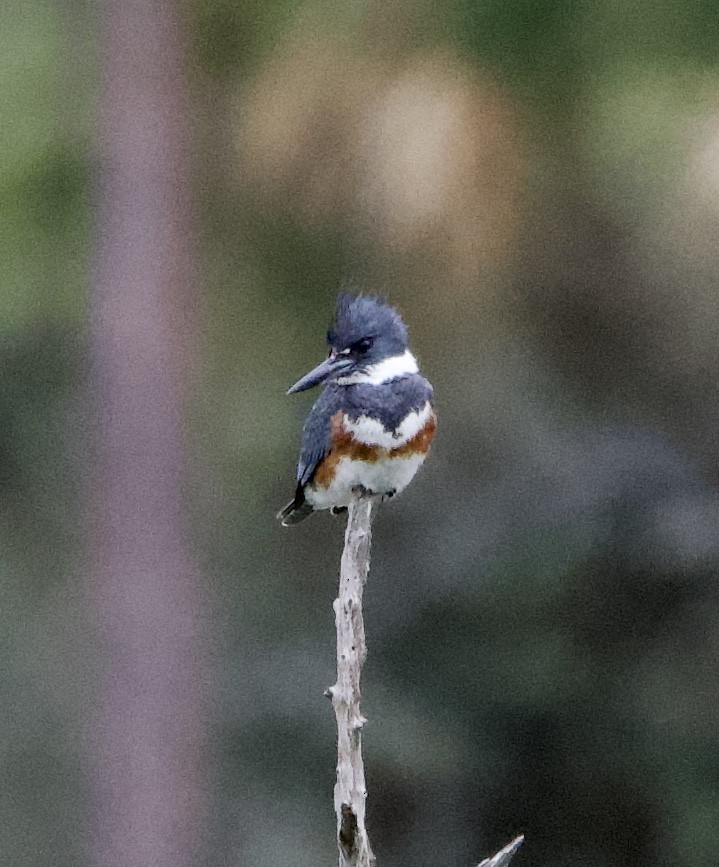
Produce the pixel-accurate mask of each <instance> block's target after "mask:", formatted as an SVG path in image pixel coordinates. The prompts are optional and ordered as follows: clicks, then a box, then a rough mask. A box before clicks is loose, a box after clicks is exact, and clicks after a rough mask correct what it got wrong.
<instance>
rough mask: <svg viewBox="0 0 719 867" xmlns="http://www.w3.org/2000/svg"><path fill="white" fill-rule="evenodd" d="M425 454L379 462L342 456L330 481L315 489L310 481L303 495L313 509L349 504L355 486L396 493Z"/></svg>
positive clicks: (415, 470)
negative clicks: (324, 485)
mask: <svg viewBox="0 0 719 867" xmlns="http://www.w3.org/2000/svg"><path fill="white" fill-rule="evenodd" d="M425 457H426V455H425V454H417V453H415V454H410V455H407V456H406V457H400V458H384V459H380V460H378V461H356V460H352V459H351V458H348V457H343V458H341V459H340V461H339V463H338V464H337V468H336V471H335V476H334V478H333V480H332V482H331V484H330V485H328V487H326V488H322V487H318V488H315V487H314V485H311V484H310V485H308V486H307V487H306V488H305V497H306V498H307V501H308V502H309V504H310V505H311V506H313V507H314V508H315V509H330V508H331V507H332V506H348V505H349V504H350V502H351V501H352V499H353V496H354V495H353V494H352V489H353V488H356V487H357V486H358V485H361V486H362V487H364V488H366V489H367V490H368V491H373V492H374V493H375V494H387V493H389V492H390V491H394V492H395V493H396V494H399V492H400V491H403V490H404V489H405V488H406V487H407V485H408V484H409V483H410V482H411V481H412V478H413V476H414V474H415V473H416V472H417V470H418V469H419V468H420V467H421V466H422V464H423V462H424V459H425Z"/></svg>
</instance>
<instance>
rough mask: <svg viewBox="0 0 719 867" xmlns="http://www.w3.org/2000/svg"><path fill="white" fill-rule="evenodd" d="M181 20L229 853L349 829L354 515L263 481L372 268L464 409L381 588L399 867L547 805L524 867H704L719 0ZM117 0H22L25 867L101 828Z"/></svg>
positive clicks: (12, 452)
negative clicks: (97, 314)
mask: <svg viewBox="0 0 719 867" xmlns="http://www.w3.org/2000/svg"><path fill="white" fill-rule="evenodd" d="M183 12H184V44H185V49H186V50H185V54H184V55H183V56H181V57H179V58H178V62H179V63H181V64H182V65H183V66H184V70H185V80H186V82H187V94H188V117H187V118H186V120H187V122H188V125H189V126H190V127H191V138H190V140H189V142H186V143H185V146H186V151H187V165H188V166H189V169H190V187H191V192H190V193H188V201H187V202H186V204H187V206H188V207H189V208H190V210H191V225H192V233H193V238H192V251H191V252H190V253H188V252H187V251H184V253H183V255H187V256H188V258H191V259H192V260H193V261H192V269H193V273H194V274H196V275H197V276H196V280H195V283H194V291H193V292H191V293H190V297H186V298H185V299H184V300H183V301H182V304H183V305H185V306H188V307H189V308H191V311H192V316H191V320H192V322H193V327H194V330H195V332H196V333H194V334H193V335H192V336H191V337H190V338H188V339H187V342H186V344H185V343H183V344H182V345H181V346H179V347H175V349H176V350H177V351H178V352H179V354H180V355H182V354H183V353H186V354H187V356H188V359H190V357H191V359H192V365H190V364H189V361H188V373H187V377H188V379H187V381H186V382H185V383H184V389H185V393H186V394H187V395H188V397H187V400H186V423H185V433H186V436H185V443H184V449H185V466H186V470H185V477H184V480H183V482H182V491H183V492H184V505H185V511H186V517H187V527H188V529H187V532H186V538H185V539H184V540H183V544H184V545H185V546H186V547H187V549H188V550H190V551H191V552H192V558H193V561H194V562H195V563H196V564H197V577H196V581H197V582H198V584H199V587H198V588H197V594H198V598H201V599H202V600H204V602H203V604H205V603H206V605H205V607H204V608H203V611H202V630H201V631H200V632H199V633H198V635H199V637H198V638H197V639H196V640H197V642H198V644H197V647H198V651H199V653H200V655H201V657H202V659H203V665H204V666H205V667H206V670H207V675H206V677H207V685H206V689H207V705H206V711H205V716H204V718H203V721H202V725H203V727H204V732H205V734H204V738H205V741H206V744H207V748H206V750H205V752H204V753H203V754H202V763H203V764H202V767H201V769H200V770H195V771H194V772H193V773H196V774H198V775H199V776H198V778H199V777H201V778H202V783H201V787H202V792H203V795H202V798H201V799H200V798H199V796H198V801H200V800H201V801H202V806H197V811H198V815H197V822H196V826H197V828H198V829H200V830H199V831H197V835H198V836H199V840H198V841H196V846H197V849H198V851H201V852H202V853H203V854H202V855H201V856H199V858H200V862H199V863H202V864H206V865H208V867H210V865H212V867H214V865H231V864H232V865H234V864H246V865H258V867H262V865H268V867H269V865H273V867H274V865H277V864H285V863H287V864H290V863H291V864H293V865H296V867H303V865H307V867H317V865H319V864H328V863H332V861H333V859H334V858H335V857H336V856H335V843H334V814H333V809H332V785H333V782H334V758H335V757H334V721H333V718H332V713H331V710H330V708H329V706H328V705H327V703H326V701H325V700H324V699H323V698H322V692H323V690H324V689H325V688H326V686H327V685H328V684H329V683H331V682H332V680H333V668H334V626H333V619H332V610H331V601H332V599H333V598H334V593H335V581H336V571H337V567H338V563H339V554H340V549H341V537H342V522H341V521H337V520H333V519H332V518H330V517H329V516H327V515H320V516H316V517H314V518H313V519H312V520H311V521H309V522H308V523H307V524H304V525H302V527H300V528H297V529H294V530H285V529H282V528H280V527H279V525H278V524H277V523H276V522H275V519H274V515H275V512H276V511H277V509H278V508H279V507H280V506H281V505H283V504H284V502H285V501H286V500H287V499H288V498H289V496H290V495H291V492H292V487H293V485H292V479H293V472H294V463H295V460H296V451H297V447H298V444H299V435H300V429H301V425H302V420H303V417H304V414H305V412H306V411H307V409H308V406H309V401H310V397H309V396H298V397H294V398H285V397H284V391H285V389H286V388H287V386H289V385H290V384H291V383H292V382H294V381H295V380H296V379H297V378H298V377H299V376H300V375H301V374H302V373H304V372H305V371H306V370H307V369H309V367H310V366H312V365H313V364H314V363H316V362H317V361H319V360H320V359H321V357H322V356H323V354H324V352H325V345H324V332H325V328H326V326H327V324H328V321H329V319H330V316H331V312H332V309H333V305H334V298H335V295H336V293H337V290H338V287H339V286H340V284H341V283H342V281H347V280H350V281H353V282H354V284H355V285H357V287H358V288H362V289H364V290H366V291H370V292H379V293H381V294H385V295H387V296H388V297H389V298H390V299H391V300H392V302H393V303H396V304H397V306H398V307H399V308H400V309H401V311H402V312H403V314H404V316H405V318H406V320H407V322H408V324H409V326H410V333H411V337H412V346H413V349H414V351H415V353H416V354H417V355H418V356H419V358H420V361H421V363H422V367H423V371H424V372H425V373H426V375H427V376H428V377H429V378H430V379H431V381H432V382H433V384H434V386H435V390H436V405H437V410H438V415H439V429H438V436H437V438H436V440H435V446H434V449H433V452H432V455H431V457H430V459H429V461H428V462H427V465H426V467H425V468H424V469H423V471H422V472H421V474H420V475H419V476H418V477H417V479H416V480H415V482H414V483H413V484H412V486H411V487H410V488H409V489H408V490H407V492H406V493H405V494H403V496H402V497H401V499H400V500H399V501H398V502H396V503H392V504H390V505H389V506H388V507H387V508H385V509H383V510H382V512H381V514H380V516H379V519H378V521H377V523H376V531H375V539H374V551H373V565H372V573H371V576H370V582H369V585H368V589H367V592H366V596H365V600H366V620H367V630H368V646H369V659H368V663H367V666H366V669H365V673H364V681H363V687H364V700H363V701H364V705H363V706H364V711H365V713H366V715H367V716H368V718H369V724H368V726H367V727H366V729H365V758H366V764H367V778H368V786H369V814H368V827H369V831H370V836H371V839H372V844H373V848H374V850H375V852H376V854H377V857H378V863H379V864H380V865H388V867H389V865H400V864H413V865H418V867H420V865H422V867H423V865H426V867H429V865H435V864H438V863H442V864H457V865H460V864H467V865H469V864H472V863H476V862H477V861H478V860H479V859H480V858H481V857H483V856H484V855H486V854H488V853H489V852H490V851H494V850H496V849H497V848H498V847H499V846H501V845H503V844H504V843H506V842H507V841H508V840H509V839H510V837H511V836H513V835H514V834H515V833H520V832H523V833H525V834H526V835H527V841H528V842H527V844H526V847H525V850H524V851H523V852H522V854H521V855H519V856H517V858H518V860H517V861H516V863H517V864H519V863H520V860H521V863H525V862H526V863H527V864H531V865H533V867H542V865H546V867H549V865H552V867H556V865H562V867H565V865H566V867H625V865H626V867H630V865H631V867H660V865H669V864H676V863H682V864H685V863H686V864H689V863H691V864H692V865H694V867H713V865H714V864H715V863H716V852H717V849H718V848H719V823H718V822H717V817H718V816H719V720H718V715H719V711H718V710H717V708H718V707H719V694H718V693H719V686H718V684H719V681H718V680H717V674H716V673H717V664H718V663H719V658H718V657H719V606H718V605H717V602H718V601H719V598H718V597H719V593H718V590H717V584H716V580H717V577H718V573H719V533H718V532H717V531H718V530H719V492H718V485H719V473H718V471H717V458H718V452H719V438H718V437H717V425H718V422H719V394H718V390H717V382H718V381H719V353H718V352H717V328H718V326H719V303H718V301H717V276H718V274H719V252H718V250H719V245H718V244H717V236H718V231H717V230H718V229H719V109H718V106H719V64H718V62H717V54H716V44H715V43H716V37H715V34H716V32H717V26H718V25H719V20H717V19H718V18H719V13H718V11H717V7H716V4H715V3H714V2H713V0H712V2H707V0H692V2H688V3H684V4H682V5H679V4H676V3H673V2H659V3H652V4H649V3H635V4H631V5H629V6H625V7H622V6H621V5H617V4H614V3H610V2H596V3H594V4H575V3H568V2H560V0H555V2H530V0H524V2H495V0H488V2H485V3H476V2H468V0H450V2H446V3H444V4H436V3H428V2H421V0H415V2H409V0H408V2H390V3H378V2H375V3H372V2H368V3H360V4H332V3H327V2H317V3H305V4H302V3H292V2H268V3H259V2H254V0H236V2H227V0H204V2H202V3H199V2H195V3H188V4H186V5H185V6H184V9H183ZM102 14H103V13H102V9H99V8H98V7H95V6H92V5H89V4H85V3H83V2H65V3H52V2H40V3H39V4H35V6H34V7H33V9H32V10H30V9H21V8H17V9H13V8H7V9H3V11H2V12H0V57H2V60H1V61H0V69H1V70H2V75H3V84H2V86H1V87H0V100H2V116H3V118H4V119H5V121H4V124H3V126H4V129H3V146H2V148H0V183H2V185H3V195H2V196H0V227H1V229H2V237H3V239H4V244H3V255H2V256H1V257H0V328H1V329H2V337H3V339H2V341H0V359H1V361H2V363H0V457H1V460H0V495H1V497H2V499H1V500H0V504H1V507H2V508H1V510H0V580H1V581H2V591H1V594H0V600H1V602H2V604H1V605H0V641H2V665H1V666H0V780H1V782H0V861H2V863H7V864H12V865H18V867H26V865H27V867H30V865H38V867H40V865H42V867H45V865H47V867H61V865H67V867H70V865H73V867H76V865H81V864H86V863H88V864H89V863H91V857H93V856H91V852H92V851H93V846H92V843H91V840H92V839H93V837H94V832H93V830H92V825H93V816H94V815H95V811H96V804H95V803H94V799H95V797H96V794H95V791H96V790H95V788H94V786H93V784H92V779H93V777H94V776H95V775H96V774H97V761H96V758H93V750H95V749H96V747H95V743H96V740H97V738H98V737H102V735H103V732H100V733H98V731H97V730H94V731H93V727H96V726H97V725H103V723H102V722H98V717H97V714H96V708H97V702H98V694H102V693H103V691H104V690H105V689H106V688H109V687H107V671H108V667H109V666H108V655H109V654H111V649H108V647H107V646H106V645H105V644H103V641H102V640H101V637H98V633H101V632H102V628H101V627H100V626H99V625H98V614H97V612H96V611H95V607H94V606H95V601H94V595H93V589H92V588H93V581H94V578H93V569H94V566H93V562H92V556H91V554H90V553H89V552H92V551H93V550H94V549H95V547H96V546H97V544H98V539H94V538H93V532H95V531H94V530H93V527H94V524H93V521H92V520H88V513H89V512H91V511H92V504H93V502H94V497H95V496H96V495H97V488H98V485H101V484H103V482H102V478H101V476H100V475H98V474H97V471H96V467H95V465H94V464H93V460H94V457H93V441H94V439H93V438H94V436H95V434H96V433H97V430H96V428H97V421H96V402H97V395H96V394H95V393H94V391H95V389H94V385H95V380H94V379H93V377H92V375H91V373H90V371H91V362H90V359H91V355H92V353H91V350H90V340H89V324H88V323H89V317H88V309H89V295H90V289H89V287H90V285H91V282H92V281H91V275H92V274H93V273H94V269H95V267H96V257H97V255H98V253H97V251H98V249H99V248H100V247H101V242H102V238H101V237H100V236H101V234H102V233H101V229H100V227H101V220H100V217H99V216H98V208H97V201H98V196H99V193H98V190H99V189H100V187H101V183H102V176H103V163H102V158H101V155H100V153H99V148H98V119H97V118H98V111H99V109H98V106H99V104H100V103H101V102H102V99H103V96H102V89H101V79H102V76H101V72H100V70H101V66H102V61H101V45H102V40H101V39H100V35H99V34H100V32H101V30H102ZM148 123H151V120H148ZM193 279H195V278H193ZM170 312H171V313H172V311H170ZM174 312H175V313H176V314H178V315H179V314H183V315H184V313H185V312H186V311H185V310H184V309H183V310H182V311H178V310H176V311H174ZM133 339H134V332H133V331H132V329H130V331H129V332H128V333H127V334H126V340H128V341H129V342H130V344H129V345H130V346H132V345H133V344H132V341H133ZM180 368H182V363H180ZM189 368H192V370H193V373H192V374H191V375H190V373H189ZM139 375H141V372H140V374H139ZM161 398H162V395H160V394H158V401H161ZM100 541H102V540H100ZM135 592H138V593H140V594H141V592H142V588H141V586H140V587H139V588H136V590H135ZM168 596H169V597H170V598H168V605H169V606H170V608H172V604H173V603H172V599H171V594H168ZM105 614H106V615H107V616H110V617H111V616H112V606H110V611H109V615H108V612H107V611H105ZM168 617H169V613H168ZM147 646H148V653H152V642H151V641H148V645H147ZM103 684H104V686H103ZM110 687H111V684H110ZM191 688H192V687H191V685H188V689H191ZM104 724H105V725H106V724H107V721H105V723H104ZM140 731H141V730H140ZM141 733H142V732H141ZM161 734H162V733H161V732H160V735H161ZM157 735H158V732H157V731H154V732H153V736H157ZM173 794H176V793H173ZM169 801H170V802H172V798H171V797H170V798H169ZM193 809H194V808H193ZM94 857H95V858H96V860H95V861H94V862H93V863H103V861H102V858H101V857H98V856H97V855H95V856H94ZM106 863H111V862H110V861H109V860H108V861H107V862H106Z"/></svg>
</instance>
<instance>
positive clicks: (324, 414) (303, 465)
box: [297, 385, 342, 485]
mask: <svg viewBox="0 0 719 867" xmlns="http://www.w3.org/2000/svg"><path fill="white" fill-rule="evenodd" d="M340 409H342V394H341V392H340V386H334V387H333V386H332V385H329V386H327V387H326V388H325V390H324V391H323V392H322V394H321V395H320V396H319V397H318V398H317V400H316V401H315V403H314V405H313V406H312V409H311V410H310V413H309V415H308V416H307V420H306V421H305V426H304V427H303V428H302V445H301V447H300V459H299V461H298V463H297V481H298V482H299V484H300V485H306V484H307V482H309V480H310V479H311V478H312V475H313V473H314V471H315V470H316V469H317V466H318V464H319V463H320V461H321V460H322V458H324V457H325V455H327V454H329V451H330V448H331V446H332V442H331V440H332V416H333V415H334V414H335V413H336V412H338V411H339V410H340Z"/></svg>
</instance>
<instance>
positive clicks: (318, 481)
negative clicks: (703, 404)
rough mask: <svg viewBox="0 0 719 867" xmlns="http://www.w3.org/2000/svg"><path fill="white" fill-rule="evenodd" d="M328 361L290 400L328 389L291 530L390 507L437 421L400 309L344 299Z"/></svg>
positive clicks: (300, 476)
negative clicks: (360, 507)
mask: <svg viewBox="0 0 719 867" xmlns="http://www.w3.org/2000/svg"><path fill="white" fill-rule="evenodd" d="M327 343H328V344H329V354H328V356H327V358H326V359H325V360H324V361H323V362H321V363H320V364H318V365H317V367H315V368H314V369H313V370H311V371H310V372H309V373H308V374H306V375H305V376H303V377H302V378H301V379H299V380H298V381H297V382H296V383H295V384H294V385H293V386H291V388H289V389H288V391H287V394H296V393H298V392H301V391H306V390H308V389H311V388H315V387H316V386H318V385H324V388H323V390H322V393H321V394H320V396H319V397H318V398H317V400H316V401H315V403H314V404H313V406H312V408H311V410H310V412H309V414H308V416H307V419H306V421H305V424H304V427H303V429H302V443H301V447H300V456H299V461H298V463H297V474H296V480H297V487H296V489H295V495H294V497H293V499H292V500H291V501H290V502H289V503H288V504H287V505H286V506H285V507H284V508H283V509H281V510H280V512H278V514H277V518H278V520H280V521H281V522H282V524H283V526H285V527H288V526H291V525H294V524H299V523H300V521H304V520H305V519H306V518H308V517H309V516H310V515H311V514H312V513H313V512H315V511H320V510H323V509H329V510H331V512H332V513H333V514H339V513H341V512H344V511H346V510H347V507H348V506H349V505H350V503H351V502H352V500H353V499H354V498H357V497H362V496H369V497H373V498H377V499H378V500H380V501H385V500H388V499H390V498H392V497H394V496H396V495H397V494H399V493H400V492H401V491H403V490H404V488H406V487H407V485H408V484H409V483H410V481H411V480H412V478H413V477H414V475H415V473H416V472H417V470H418V469H419V468H420V466H421V465H422V464H423V463H424V459H425V457H426V456H427V452H428V451H429V447H430V444H431V442H432V439H433V438H434V434H435V429H436V426H437V416H436V413H435V410H434V404H433V396H434V394H433V389H432V386H431V385H430V383H429V382H428V381H427V380H426V379H425V378H424V377H423V376H422V374H421V373H420V370H419V365H418V363H417V359H416V358H415V357H414V355H413V354H412V352H411V351H410V349H409V344H408V335H407V326H406V325H405V323H404V321H403V319H402V317H401V316H400V314H399V313H398V312H397V310H396V309H395V308H394V307H392V306H390V304H389V303H388V302H387V301H385V300H384V299H382V298H379V297H377V296H373V295H363V294H359V295H357V294H350V293H342V294H340V295H339V297H338V299H337V305H336V309H335V315H334V320H333V322H332V325H331V326H330V328H329V330H328V332H327Z"/></svg>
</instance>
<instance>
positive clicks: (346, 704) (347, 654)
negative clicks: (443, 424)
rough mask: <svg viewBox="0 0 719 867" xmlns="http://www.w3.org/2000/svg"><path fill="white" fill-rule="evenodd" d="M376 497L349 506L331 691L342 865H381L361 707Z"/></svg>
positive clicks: (500, 861)
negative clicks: (368, 810) (372, 831)
mask: <svg viewBox="0 0 719 867" xmlns="http://www.w3.org/2000/svg"><path fill="white" fill-rule="evenodd" d="M376 502H377V498H376V497H372V496H359V495H358V498H357V499H356V500H354V501H353V502H352V503H351V504H350V506H349V510H348V511H349V514H348V516H347V529H346V530H345V545H344V549H343V551H342V563H341V566H340V587H339V595H338V597H337V599H335V601H334V611H335V624H336V627H337V683H335V685H334V686H331V687H330V688H329V689H328V690H327V692H326V695H327V697H328V698H330V699H332V707H333V708H334V711H335V715H336V717H337V782H336V783H335V812H336V814H337V848H338V850H339V867H374V865H375V857H374V855H373V854H372V849H371V847H370V843H369V838H368V836H367V828H366V825H365V806H366V802H367V787H366V785H365V776H364V764H363V761H362V735H361V732H362V727H363V726H364V724H365V722H366V720H365V718H364V717H363V716H362V712H361V710H360V699H361V693H360V677H361V674H362V665H363V664H364V661H365V659H366V657H367V645H366V643H365V631H364V617H363V614H362V593H363V591H364V586H365V584H366V583H367V575H368V574H369V562H370V548H371V545H372V517H373V510H374V506H375V503H376ZM523 842H524V837H521V836H520V837H517V838H516V839H515V840H512V842H511V843H510V844H509V845H508V846H505V847H504V849H502V850H501V851H499V852H497V854H496V855H494V856H493V857H492V858H485V860H484V861H482V863H481V864H479V865H478V867H507V865H508V864H509V862H510V860H511V859H512V857H513V856H514V854H515V853H516V851H517V850H518V849H519V847H520V846H521V845H522V843H523Z"/></svg>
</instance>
